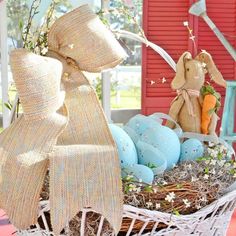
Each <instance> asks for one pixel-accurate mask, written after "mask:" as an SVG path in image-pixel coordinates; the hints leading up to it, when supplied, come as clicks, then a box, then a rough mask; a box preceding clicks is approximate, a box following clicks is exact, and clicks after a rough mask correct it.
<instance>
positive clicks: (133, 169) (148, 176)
mask: <svg viewBox="0 0 236 236" xmlns="http://www.w3.org/2000/svg"><path fill="white" fill-rule="evenodd" d="M121 173H122V178H124V177H126V176H127V175H132V176H133V178H134V179H135V180H136V181H142V182H144V183H147V184H152V182H153V180H154V174H153V172H152V170H151V169H150V168H149V167H147V166H145V165H139V164H133V165H131V166H126V167H124V168H122V171H121Z"/></svg>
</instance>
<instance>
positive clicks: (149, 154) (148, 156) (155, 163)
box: [136, 141, 167, 175]
mask: <svg viewBox="0 0 236 236" xmlns="http://www.w3.org/2000/svg"><path fill="white" fill-rule="evenodd" d="M136 147H137V152H138V163H139V164H142V165H146V166H148V167H150V168H151V169H152V171H153V173H154V175H160V174H162V173H163V172H164V171H165V170H166V168H167V160H166V157H165V155H164V154H163V153H162V152H161V151H160V150H158V149H157V148H154V147H153V146H151V145H150V144H147V143H144V142H141V141H139V142H138V143H137V144H136Z"/></svg>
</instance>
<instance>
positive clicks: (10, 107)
mask: <svg viewBox="0 0 236 236" xmlns="http://www.w3.org/2000/svg"><path fill="white" fill-rule="evenodd" d="M4 106H5V107H6V108H8V109H9V110H10V111H11V109H12V104H11V103H10V102H5V103H4Z"/></svg>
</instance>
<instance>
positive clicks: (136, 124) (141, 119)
mask: <svg viewBox="0 0 236 236" xmlns="http://www.w3.org/2000/svg"><path fill="white" fill-rule="evenodd" d="M158 126H160V124H159V123H158V122H157V121H155V120H154V119H152V118H150V117H147V116H144V115H136V116H134V117H132V118H131V119H130V120H129V122H128V123H127V124H126V125H125V127H124V130H125V131H126V132H127V133H128V135H129V136H130V137H131V138H132V140H133V141H134V142H135V143H136V142H137V141H138V139H139V138H140V136H141V135H142V134H143V133H144V132H145V131H146V130H147V129H149V128H151V127H158Z"/></svg>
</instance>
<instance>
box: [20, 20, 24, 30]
mask: <svg viewBox="0 0 236 236" xmlns="http://www.w3.org/2000/svg"><path fill="white" fill-rule="evenodd" d="M23 26H24V24H23V21H22V20H19V29H20V30H21V31H22V29H23Z"/></svg>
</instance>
